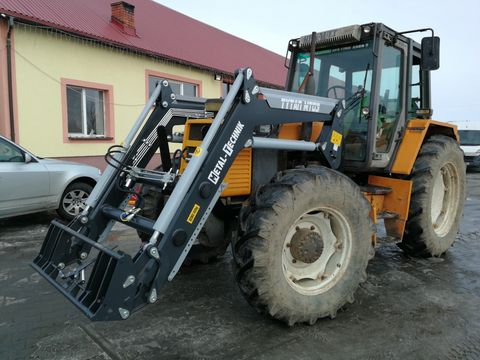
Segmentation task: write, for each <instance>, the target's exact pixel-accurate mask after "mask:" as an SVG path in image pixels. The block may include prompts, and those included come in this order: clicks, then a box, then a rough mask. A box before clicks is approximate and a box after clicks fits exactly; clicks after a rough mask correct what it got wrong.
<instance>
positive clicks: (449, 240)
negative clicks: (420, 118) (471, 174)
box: [399, 135, 466, 257]
mask: <svg viewBox="0 0 480 360" xmlns="http://www.w3.org/2000/svg"><path fill="white" fill-rule="evenodd" d="M411 180H412V181H413V190H412V195H411V200H410V210H409V214H408V220H407V224H406V227H405V234H404V235H403V239H402V242H401V243H399V247H400V248H401V249H402V250H403V251H404V252H406V253H407V254H409V255H412V256H418V257H430V256H441V255H442V254H444V253H445V252H446V251H447V250H448V249H449V248H450V246H452V244H453V242H454V241H455V238H456V236H457V232H458V229H459V226H460V219H461V217H462V213H463V205H464V202H465V183H466V169H465V162H464V160H463V153H462V150H461V149H460V146H459V145H458V143H457V142H456V141H455V140H454V139H452V138H449V137H447V136H444V135H434V136H432V137H430V138H429V139H428V140H427V141H426V142H425V143H424V144H423V146H422V148H421V149H420V153H419V155H418V158H417V160H416V161H415V164H414V166H413V170H412V175H411Z"/></svg>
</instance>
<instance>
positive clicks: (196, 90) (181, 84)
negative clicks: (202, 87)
mask: <svg viewBox="0 0 480 360" xmlns="http://www.w3.org/2000/svg"><path fill="white" fill-rule="evenodd" d="M148 76H149V78H153V79H156V80H158V81H162V80H167V81H168V82H169V83H171V84H177V85H180V94H177V95H182V96H184V95H185V91H184V89H183V85H184V84H187V85H191V86H193V87H194V89H195V95H194V97H198V84H193V83H190V82H188V81H178V80H170V79H168V78H162V77H160V76H157V75H148ZM149 84H150V82H149ZM150 90H152V91H153V89H148V91H149V93H150V92H151V91H150Z"/></svg>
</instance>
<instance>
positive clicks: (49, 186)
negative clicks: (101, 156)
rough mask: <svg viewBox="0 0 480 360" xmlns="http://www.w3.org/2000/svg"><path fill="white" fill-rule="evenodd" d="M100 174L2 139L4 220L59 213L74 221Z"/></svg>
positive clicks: (0, 208) (0, 161)
mask: <svg viewBox="0 0 480 360" xmlns="http://www.w3.org/2000/svg"><path fill="white" fill-rule="evenodd" d="M100 174H101V172H100V170H99V169H98V168H96V167H93V166H89V165H85V164H79V163H74V162H68V161H61V160H54V159H43V158H41V157H38V156H35V155H33V154H32V153H30V152H29V151H27V150H25V149H23V148H22V147H20V146H18V145H17V144H15V143H13V142H12V141H10V140H8V139H6V138H5V137H3V136H0V219H2V218H7V217H11V216H17V215H24V214H29V213H33V212H38V211H45V210H57V212H58V214H59V215H60V216H61V217H62V218H64V219H65V220H72V219H73V218H74V217H75V216H76V215H78V214H80V213H81V211H82V210H83V209H84V208H85V201H86V199H87V198H88V196H89V195H90V192H91V191H92V189H93V187H94V186H95V184H96V182H97V180H98V179H99V177H100Z"/></svg>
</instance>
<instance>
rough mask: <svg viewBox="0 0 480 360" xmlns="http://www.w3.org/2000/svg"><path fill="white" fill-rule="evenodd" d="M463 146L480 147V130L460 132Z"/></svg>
mask: <svg viewBox="0 0 480 360" xmlns="http://www.w3.org/2000/svg"><path fill="white" fill-rule="evenodd" d="M458 135H459V136H460V144H461V145H470V146H472V145H480V130H458Z"/></svg>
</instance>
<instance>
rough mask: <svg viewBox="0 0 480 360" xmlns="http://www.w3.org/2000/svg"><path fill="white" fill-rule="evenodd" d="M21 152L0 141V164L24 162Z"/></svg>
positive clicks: (11, 145)
mask: <svg viewBox="0 0 480 360" xmlns="http://www.w3.org/2000/svg"><path fill="white" fill-rule="evenodd" d="M24 161H25V160H24V157H23V152H22V151H21V150H20V149H19V148H17V147H16V146H15V145H13V144H10V143H9V142H8V141H5V140H3V139H0V162H24Z"/></svg>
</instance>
